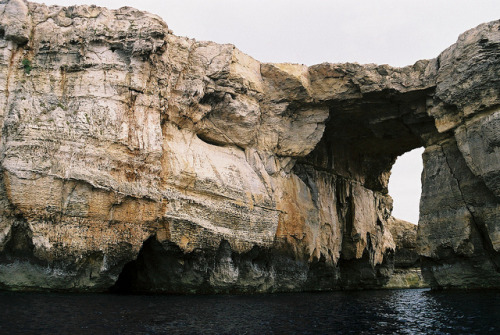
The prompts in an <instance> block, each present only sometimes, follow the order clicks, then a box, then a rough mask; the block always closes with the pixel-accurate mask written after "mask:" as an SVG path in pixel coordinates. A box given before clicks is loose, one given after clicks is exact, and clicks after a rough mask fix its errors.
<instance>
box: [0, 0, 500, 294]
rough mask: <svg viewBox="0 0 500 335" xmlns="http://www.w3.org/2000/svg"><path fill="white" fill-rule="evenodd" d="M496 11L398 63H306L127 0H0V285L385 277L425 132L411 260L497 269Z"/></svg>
mask: <svg viewBox="0 0 500 335" xmlns="http://www.w3.org/2000/svg"><path fill="white" fill-rule="evenodd" d="M499 26H500V23H499V22H498V21H497V22H492V23H489V24H484V25H482V26H479V27H478V28H476V29H475V30H472V31H469V32H467V33H465V34H464V35H462V36H461V37H460V39H459V41H458V42H457V44H455V45H454V46H452V47H450V48H449V49H448V50H446V51H445V52H444V53H443V54H442V55H441V56H440V57H438V58H437V59H434V60H430V61H427V60H426V61H419V62H417V63H416V64H415V65H413V66H409V67H405V68H392V67H390V66H387V65H383V66H376V65H365V66H361V65H358V64H327V63H324V64H319V65H315V66H311V67H306V66H303V65H294V64H261V63H259V62H258V61H256V60H254V59H253V58H251V57H249V56H247V55H245V54H243V53H242V52H240V51H239V50H238V49H236V48H235V47H234V46H232V45H219V44H215V43H211V42H198V41H195V40H191V39H187V38H182V37H177V36H175V35H173V34H172V33H171V32H170V31H169V30H168V28H167V26H166V24H165V23H164V22H163V21H162V20H161V19H160V18H159V17H157V16H154V15H151V14H148V13H144V12H140V11H137V10H134V9H131V8H121V9H119V10H114V11H111V10H107V9H104V8H99V7H92V6H78V7H68V8H64V7H56V6H53V7H46V6H45V5H39V4H35V3H26V2H23V1H22V0H10V1H0V115H1V116H2V117H1V118H0V120H1V121H0V122H1V125H2V134H1V138H0V141H1V142H0V150H1V153H2V158H1V159H2V160H1V172H2V173H1V175H2V179H1V183H0V204H1V205H0V217H1V220H0V285H1V286H2V287H5V288H10V289H26V288H38V289H39V288H42V289H43V288H47V289H61V290H105V289H107V288H109V287H111V286H113V287H114V288H116V289H125V290H138V291H163V292H232V291H238V292H267V291H268V292H273V291H291V290H305V289H315V290H321V289H334V288H349V287H378V286H380V285H383V284H384V283H386V282H387V280H388V278H389V276H390V275H391V273H392V270H393V260H394V249H395V244H394V240H393V238H392V236H391V233H390V231H389V228H388V221H389V220H391V216H390V213H391V209H392V200H391V198H390V196H389V195H388V194H387V182H388V178H389V175H390V169H391V166H392V164H393V163H394V161H395V159H396V157H397V156H398V155H400V154H402V153H404V152H406V151H409V150H411V149H413V148H416V147H419V146H422V145H423V146H425V147H426V153H425V155H424V164H425V168H424V174H423V195H422V201H421V212H422V214H421V219H420V225H419V233H418V234H419V243H420V252H421V254H422V255H424V256H425V259H424V263H423V266H424V274H425V275H426V276H427V277H428V278H429V279H430V280H431V282H432V284H433V285H434V286H448V285H450V286H486V287H492V286H498V282H499V278H500V274H499V272H498V264H499V262H498V261H499V257H500V256H499V255H500V254H499V248H500V234H499V231H500V220H499V216H500V208H499V206H500V201H499V199H500V193H499V192H500V172H499V171H500V159H499V157H500V153H499V150H500V149H499V147H500V140H499V139H498V134H499V133H500V132H499V127H500V126H499V125H500V111H498V106H499V101H500V97H499V87H500V85H499V82H498V80H499V79H498V78H499V73H500V61H499V56H500V51H499V43H500V32H499ZM450 264H452V265H453V267H452V268H453V269H455V270H453V271H455V272H454V273H453V274H451V275H450V267H449V265H450ZM477 264H479V267H477V266H476V265H477ZM464 269H467V272H466V273H465V274H464V275H463V276H461V273H463V271H464Z"/></svg>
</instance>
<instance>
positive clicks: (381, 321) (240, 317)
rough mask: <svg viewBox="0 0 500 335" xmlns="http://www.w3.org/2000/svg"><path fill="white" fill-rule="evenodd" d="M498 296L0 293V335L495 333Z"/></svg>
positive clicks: (412, 292) (496, 293)
mask: <svg viewBox="0 0 500 335" xmlns="http://www.w3.org/2000/svg"><path fill="white" fill-rule="evenodd" d="M499 320H500V292H499V291H477V292H467V291H452V292H430V291H427V290H395V291H385V290H384V291H358V292H329V293H297V294H275V295H253V296H233V295H222V296H120V295H108V294H84V295H82V294H54V293H13V292H0V334H500V321H499Z"/></svg>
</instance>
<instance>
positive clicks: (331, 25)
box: [39, 0, 500, 223]
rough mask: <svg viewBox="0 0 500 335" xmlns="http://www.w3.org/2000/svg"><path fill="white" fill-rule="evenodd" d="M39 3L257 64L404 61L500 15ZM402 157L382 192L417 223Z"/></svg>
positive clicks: (499, 5)
mask: <svg viewBox="0 0 500 335" xmlns="http://www.w3.org/2000/svg"><path fill="white" fill-rule="evenodd" d="M39 2H44V3H46V4H47V5H52V4H57V5H63V6H69V5H74V4H96V5H98V6H104V7H108V8H119V7H122V6H131V7H135V8H138V9H141V10H147V11H149V12H152V13H154V14H157V15H159V16H161V17H162V18H163V19H164V20H165V21H166V22H167V24H168V26H169V28H170V29H172V30H173V32H174V33H175V34H176V35H179V36H188V37H191V38H196V39H198V40H211V41H215V42H217V43H232V44H234V45H236V47H237V48H239V49H240V50H242V51H243V52H245V53H247V54H249V55H251V56H252V57H254V58H256V59H257V60H259V61H262V62H292V63H301V64H306V65H312V64H317V63H322V62H331V63H337V62H359V63H377V64H390V65H393V66H405V65H408V64H413V63H415V62H416V61H417V60H419V59H426V58H434V57H436V56H438V54H439V53H440V52H441V51H443V50H444V49H446V48H447V47H448V46H450V45H451V44H453V43H454V42H455V41H456V40H457V37H458V35H459V34H461V33H462V32H464V31H466V30H467V29H470V28H473V27H475V26H477V25H478V24H480V23H483V22H488V21H492V20H497V19H500V0H475V1H473V0H418V1H410V0H302V1H298V0H244V1H239V0H163V1H153V0H142V1H130V0H125V1H116V0H83V1H82V0H55V1H54V0H46V1H39ZM409 155H410V156H409V157H410V158H408V163H406V164H405V165H404V167H397V166H395V167H394V168H393V176H392V177H391V183H390V185H389V190H390V194H391V195H392V196H393V198H394V216H396V217H398V218H401V219H404V220H407V221H410V222H414V223H417V221H418V202H419V201H418V199H419V197H420V174H421V171H422V167H421V152H419V153H412V154H409ZM396 164H397V165H399V160H398V163H396ZM400 174H401V175H400ZM396 180H398V181H397V182H396ZM403 186H404V187H403ZM415 195H417V196H416V197H415Z"/></svg>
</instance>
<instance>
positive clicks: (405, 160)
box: [389, 147, 424, 224]
mask: <svg viewBox="0 0 500 335" xmlns="http://www.w3.org/2000/svg"><path fill="white" fill-rule="evenodd" d="M423 152H424V148H423V147H420V148H417V149H413V150H411V151H409V152H407V153H405V154H403V155H401V156H399V157H398V158H397V160H396V163H394V165H393V166H392V170H391V177H390V179H389V194H390V195H391V197H392V199H393V209H392V216H393V217H395V218H397V219H400V220H404V221H407V222H410V223H413V224H418V217H419V203H420V195H421V193H422V182H421V175H422V170H423V168H424V166H423V161H422V154H423Z"/></svg>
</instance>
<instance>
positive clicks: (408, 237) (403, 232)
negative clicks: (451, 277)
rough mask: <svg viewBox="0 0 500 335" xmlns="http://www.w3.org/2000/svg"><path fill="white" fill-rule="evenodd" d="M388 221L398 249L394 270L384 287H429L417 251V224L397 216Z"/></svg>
mask: <svg viewBox="0 0 500 335" xmlns="http://www.w3.org/2000/svg"><path fill="white" fill-rule="evenodd" d="M387 223H388V226H389V230H390V231H391V235H392V238H393V239H394V243H395V244H396V249H395V251H394V272H393V273H392V274H391V277H390V279H389V281H388V282H387V283H386V284H385V285H384V287H385V288H421V287H429V284H428V283H427V282H426V281H425V280H424V278H423V276H422V271H421V262H420V255H419V254H418V251H417V247H418V246H417V226H416V225H415V224H413V223H410V222H406V221H403V220H398V219H396V218H392V219H390V220H388V221H387Z"/></svg>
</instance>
